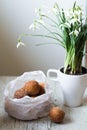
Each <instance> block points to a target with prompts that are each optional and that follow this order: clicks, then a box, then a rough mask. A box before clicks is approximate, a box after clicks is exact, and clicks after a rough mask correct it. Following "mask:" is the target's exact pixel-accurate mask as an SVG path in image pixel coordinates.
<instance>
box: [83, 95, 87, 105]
mask: <svg viewBox="0 0 87 130" xmlns="http://www.w3.org/2000/svg"><path fill="white" fill-rule="evenodd" d="M82 105H83V106H87V97H84V98H83V104H82Z"/></svg>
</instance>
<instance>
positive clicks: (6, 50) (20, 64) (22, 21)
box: [0, 0, 86, 75]
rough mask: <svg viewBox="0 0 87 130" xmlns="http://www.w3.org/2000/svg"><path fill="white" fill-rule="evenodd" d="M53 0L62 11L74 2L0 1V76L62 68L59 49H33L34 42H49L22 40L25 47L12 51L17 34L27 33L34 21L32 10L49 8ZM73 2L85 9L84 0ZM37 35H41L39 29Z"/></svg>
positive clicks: (68, 0) (34, 47)
mask: <svg viewBox="0 0 87 130" xmlns="http://www.w3.org/2000/svg"><path fill="white" fill-rule="evenodd" d="M55 1H57V2H58V3H59V5H60V6H62V7H64V8H66V9H67V8H69V7H71V6H72V4H73V2H74V0H72V1H71V0H0V75H20V74H22V73H23V72H24V71H33V70H42V71H44V72H45V73H46V71H47V70H48V69H49V68H55V69H57V68H59V67H60V66H61V65H63V62H64V50H63V48H62V47H60V46H57V45H44V46H39V47H36V46H35V44H37V43H43V42H45V43H46V42H49V43H50V42H51V40H50V39H49V40H48V39H43V38H37V37H28V38H24V39H23V41H24V42H25V43H26V47H20V48H18V49H17V48H16V44H17V38H18V36H19V34H21V33H24V32H25V33H26V32H29V33H30V30H28V27H29V25H30V24H31V23H32V22H33V20H34V19H35V13H34V10H35V8H37V7H40V6H42V5H43V4H45V5H47V6H49V7H51V6H52V5H53V3H54V2H55ZM76 1H77V3H79V4H80V5H81V6H82V7H83V9H84V10H85V8H86V0H76ZM85 12H86V10H85ZM41 32H42V33H43V30H42V31H41Z"/></svg>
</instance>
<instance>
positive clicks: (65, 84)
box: [47, 69, 87, 107]
mask: <svg viewBox="0 0 87 130" xmlns="http://www.w3.org/2000/svg"><path fill="white" fill-rule="evenodd" d="M60 70H61V69H58V70H56V69H49V70H48V71H47V77H48V78H51V79H52V80H55V81H58V82H59V83H60V84H61V87H62V92H63V96H64V104H65V105H67V106H70V107H76V106H80V105H81V104H82V98H83V95H84V92H85V89H86V86H87V74H83V75H68V74H64V73H63V72H61V71H60ZM52 73H56V75H57V76H56V77H55V78H53V77H51V74H52Z"/></svg>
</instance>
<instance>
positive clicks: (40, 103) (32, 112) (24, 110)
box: [4, 71, 52, 120]
mask: <svg viewBox="0 0 87 130" xmlns="http://www.w3.org/2000/svg"><path fill="white" fill-rule="evenodd" d="M29 80H36V81H38V82H44V83H45V94H42V95H40V96H37V97H35V98H32V97H29V96H25V97H23V98H20V99H16V98H13V96H14V92H15V91H16V90H18V89H20V88H22V87H23V86H24V84H25V83H26V82H27V81H29ZM51 94H52V92H51V89H50V86H49V84H48V83H47V79H46V76H45V74H44V73H43V72H42V71H32V72H25V73H24V74H23V75H21V76H19V77H17V78H16V79H15V80H13V81H10V82H9V83H8V84H7V86H6V89H5V91H4V95H5V111H6V112H7V113H8V114H9V115H10V116H12V117H15V118H17V119H21V120H32V119H37V118H39V117H43V116H46V115H48V113H49V110H50V107H51Z"/></svg>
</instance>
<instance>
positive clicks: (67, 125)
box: [0, 76, 87, 130]
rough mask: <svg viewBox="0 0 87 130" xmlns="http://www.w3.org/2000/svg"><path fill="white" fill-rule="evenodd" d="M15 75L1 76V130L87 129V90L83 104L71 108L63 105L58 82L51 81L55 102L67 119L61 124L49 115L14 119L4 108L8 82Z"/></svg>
mask: <svg viewBox="0 0 87 130" xmlns="http://www.w3.org/2000/svg"><path fill="white" fill-rule="evenodd" d="M15 78H16V77H13V76H0V130H87V90H86V92H85V94H84V99H83V105H82V106H80V107H77V108H69V107H66V106H64V105H63V97H62V92H61V89H60V87H59V85H58V83H57V82H53V81H49V83H50V85H51V86H52V89H53V95H52V97H53V102H54V104H55V105H58V106H60V107H61V108H63V110H64V111H65V113H66V115H65V119H64V121H63V122H62V123H61V124H56V123H53V122H51V121H50V119H49V117H48V116H47V117H44V118H40V119H38V120H33V121H20V120H17V119H14V118H12V117H10V116H8V114H7V113H6V112H5V110H4V94H3V92H4V89H5V87H6V84H7V83H8V82H9V81H11V80H13V79H15Z"/></svg>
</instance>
